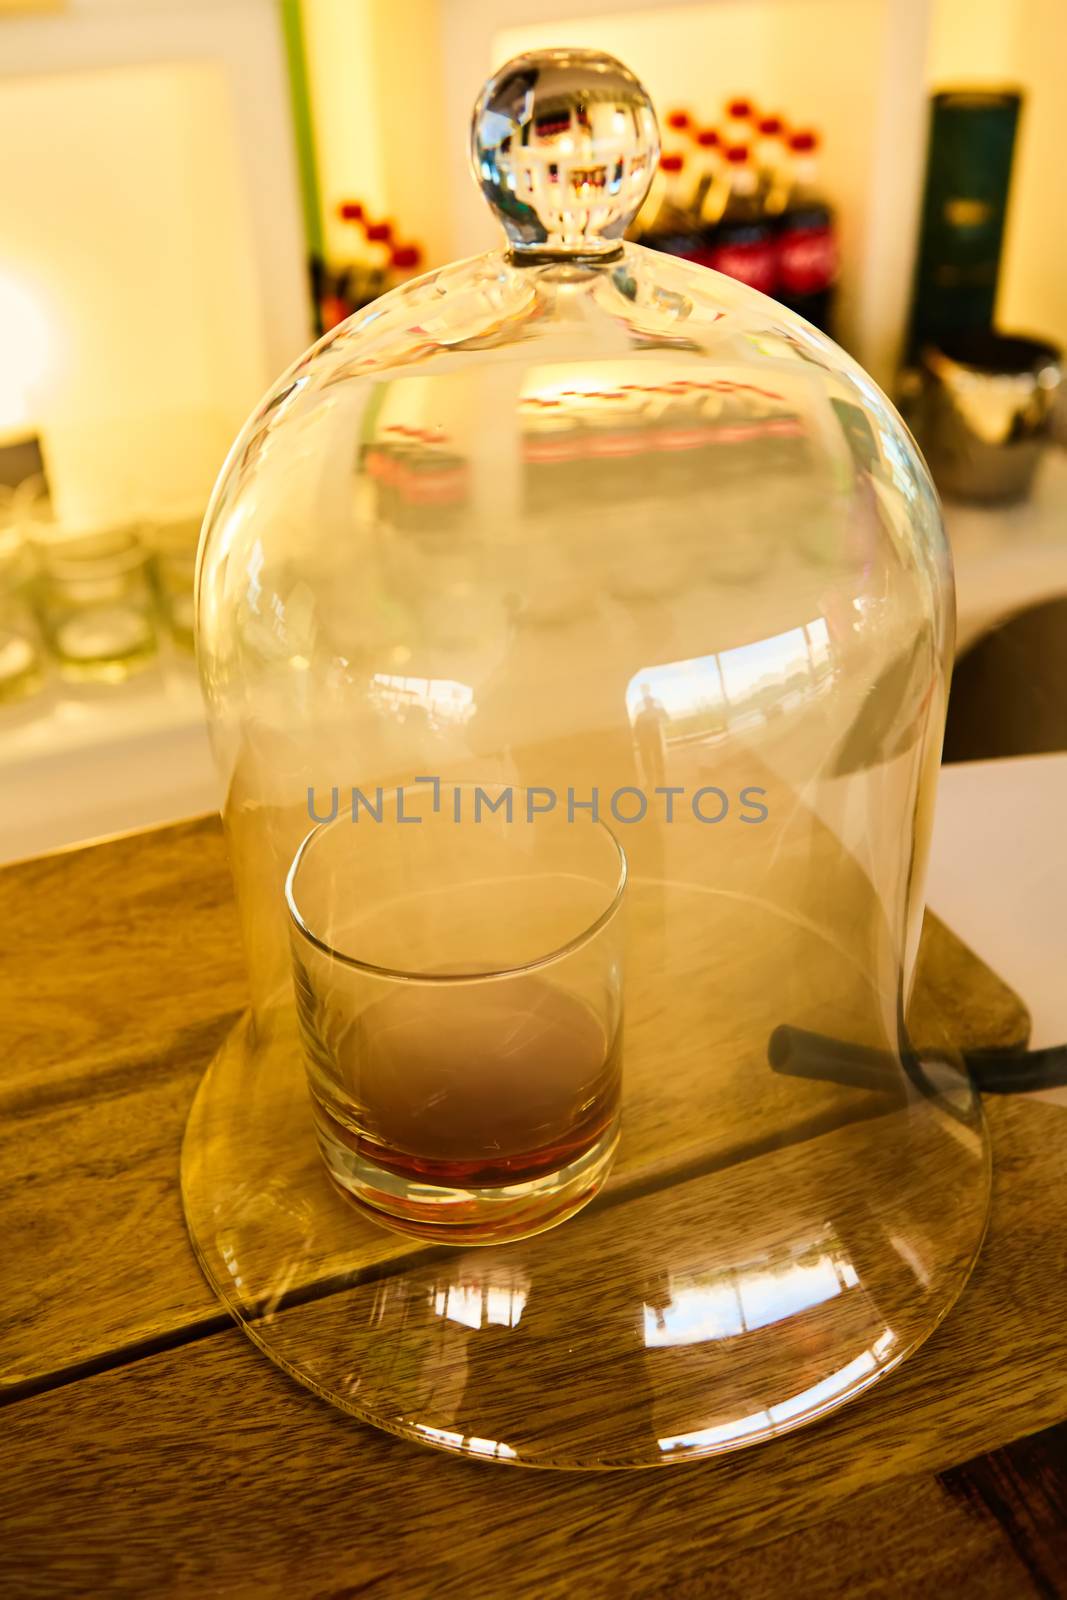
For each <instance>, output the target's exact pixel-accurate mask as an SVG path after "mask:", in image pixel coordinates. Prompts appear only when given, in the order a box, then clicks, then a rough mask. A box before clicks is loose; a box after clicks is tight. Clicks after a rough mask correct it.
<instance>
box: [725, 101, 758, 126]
mask: <svg viewBox="0 0 1067 1600" xmlns="http://www.w3.org/2000/svg"><path fill="white" fill-rule="evenodd" d="M726 115H727V116H728V117H732V118H733V119H734V121H735V122H743V121H745V119H746V118H748V117H754V116H755V115H756V108H755V106H754V105H753V104H752V101H751V100H728V101H727V102H726Z"/></svg>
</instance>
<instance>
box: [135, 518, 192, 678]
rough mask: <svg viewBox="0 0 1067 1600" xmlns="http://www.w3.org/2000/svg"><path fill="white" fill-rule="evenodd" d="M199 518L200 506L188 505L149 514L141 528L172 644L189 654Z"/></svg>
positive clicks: (190, 649)
mask: <svg viewBox="0 0 1067 1600" xmlns="http://www.w3.org/2000/svg"><path fill="white" fill-rule="evenodd" d="M202 521H203V509H202V507H200V506H188V507H182V508H177V509H170V510H168V511H166V512H160V513H155V514H153V515H151V516H150V517H149V518H148V519H147V524H146V529H145V542H146V544H147V546H148V548H149V550H150V551H151V553H152V565H153V570H154V574H155V583H156V591H157V594H158V597H159V607H160V610H161V612H162V613H163V616H164V618H165V619H166V622H167V625H168V627H169V628H170V634H171V638H172V639H173V640H174V643H175V644H176V645H177V646H178V648H179V649H180V650H185V651H188V652H189V654H190V655H191V654H192V652H193V647H194V637H193V635H194V628H193V612H194V604H193V589H194V577H195V573H196V547H197V544H198V543H199V540H200V524H201V522H202Z"/></svg>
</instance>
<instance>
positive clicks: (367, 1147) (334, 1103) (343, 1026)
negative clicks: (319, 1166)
mask: <svg viewBox="0 0 1067 1600" xmlns="http://www.w3.org/2000/svg"><path fill="white" fill-rule="evenodd" d="M550 805H551V809H548V808H549V806H550ZM331 810H332V811H333V812H334V813H335V814H334V815H332V816H331V819H330V820H329V821H327V822H325V823H320V824H319V825H318V826H316V827H314V828H313V829H312V830H311V832H310V833H309V834H308V835H307V837H306V838H305V839H304V842H303V843H302V845H301V846H300V849H299V850H298V852H297V854H296V857H295V859H294V861H293V864H292V866H291V868H290V871H289V876H288V880H287V883H286V900H287V903H288V908H289V915H290V922H291V944H292V956H293V969H294V981H295V989H296V1001H297V1015H298V1018H299V1025H300V1031H301V1035H302V1040H303V1047H304V1055H305V1059H306V1066H307V1073H308V1081H309V1086H310V1090H311V1100H312V1106H313V1110H314V1116H315V1122H316V1128H317V1133H318V1138H319V1143H320V1147H321V1150H322V1154H323V1157H324V1159H325V1163H326V1167H327V1170H328V1172H329V1174H330V1177H331V1178H332V1179H333V1181H334V1182H335V1183H336V1184H337V1185H338V1186H339V1187H340V1188H341V1189H342V1190H343V1191H344V1192H345V1193H346V1194H348V1195H349V1196H351V1197H352V1198H353V1199H354V1200H355V1201H356V1202H357V1203H358V1204H359V1205H360V1206H361V1207H362V1208H363V1209H364V1210H365V1211H367V1212H368V1213H369V1214H370V1215H371V1216H372V1217H374V1219H375V1220H377V1221H379V1222H381V1223H382V1224H384V1225H385V1226H386V1227H389V1228H392V1229H394V1230H396V1231H398V1232H401V1233H405V1234H410V1235H414V1236H416V1237H419V1238H432V1239H435V1240H439V1241H442V1242H445V1243H452V1242H455V1243H462V1244H483V1243H484V1244H490V1243H496V1242H498V1241H500V1240H504V1239H514V1238H521V1237H524V1236H526V1235H528V1234H533V1233H538V1232H540V1231H541V1230H542V1229H544V1228H548V1227H550V1226H552V1225H553V1224H554V1223H556V1222H560V1221H562V1220H563V1218H564V1217H567V1216H570V1215H571V1214H572V1213H573V1212H575V1211H577V1210H578V1209H579V1207H580V1206H582V1205H584V1204H585V1203H586V1202H587V1201H588V1200H590V1199H591V1198H592V1196H593V1195H594V1194H595V1193H596V1191H597V1190H598V1189H599V1187H600V1185H601V1183H602V1182H603V1180H604V1178H605V1176H606V1174H607V1171H608V1168H609V1166H610V1164H611V1160H612V1157H613V1155H614V1152H615V1148H616V1145H617V1142H618V1137H619V1106H620V1098H621V1071H622V1053H621V1025H622V966H623V952H622V919H621V918H620V917H619V910H620V907H621V905H622V902H623V894H624V889H625V884H626V859H625V856H624V854H623V851H622V849H621V847H620V845H619V844H618V842H617V841H616V839H615V838H614V836H613V835H612V833H611V832H610V831H609V830H608V828H607V827H605V826H604V824H603V823H601V822H599V821H598V820H595V819H594V818H593V816H592V815H590V814H589V813H588V812H584V811H579V810H578V809H576V808H573V807H572V808H570V809H569V810H568V809H567V808H566V807H565V806H563V805H559V806H557V804H556V797H555V796H554V795H551V794H550V792H549V791H547V790H534V789H530V790H525V789H521V788H508V787H502V786H500V785H486V786H484V787H483V786H479V785H475V784H462V785H460V784H457V785H445V784H442V783H440V782H439V781H437V780H434V781H433V782H432V783H431V782H428V781H427V782H422V781H419V782H415V783H412V784H411V785H409V786H407V787H403V788H398V789H394V790H389V791H384V792H383V791H382V790H381V789H376V790H372V791H369V792H367V791H360V790H353V791H352V792H351V794H350V795H347V796H345V797H344V800H342V798H341V796H340V795H339V794H338V791H336V790H334V791H333V792H332V806H331Z"/></svg>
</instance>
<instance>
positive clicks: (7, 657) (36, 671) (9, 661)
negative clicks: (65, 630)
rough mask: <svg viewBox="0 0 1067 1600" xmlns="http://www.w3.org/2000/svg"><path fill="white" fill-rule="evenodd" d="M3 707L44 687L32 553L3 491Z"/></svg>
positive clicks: (0, 698)
mask: <svg viewBox="0 0 1067 1600" xmlns="http://www.w3.org/2000/svg"><path fill="white" fill-rule="evenodd" d="M0 496H2V498H0V705H9V704H11V703H12V702H13V701H16V700H24V699H26V698H27V697H28V696H30V695H32V694H35V693H36V692H37V690H38V689H40V688H41V687H42V686H43V684H44V678H45V672H44V654H43V650H42V646H41V637H40V632H39V629H38V626H37V618H36V616H35V615H34V610H33V571H34V569H33V553H32V551H31V550H30V549H29V548H28V546H27V544H26V542H25V540H24V538H23V536H22V532H21V530H20V528H19V526H18V524H17V522H16V520H15V512H14V504H13V502H14V496H13V495H12V494H10V493H9V492H7V491H0Z"/></svg>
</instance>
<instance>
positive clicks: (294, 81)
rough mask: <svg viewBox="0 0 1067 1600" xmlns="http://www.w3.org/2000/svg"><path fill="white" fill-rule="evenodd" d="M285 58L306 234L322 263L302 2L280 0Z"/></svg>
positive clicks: (317, 180)
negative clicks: (287, 68)
mask: <svg viewBox="0 0 1067 1600" xmlns="http://www.w3.org/2000/svg"><path fill="white" fill-rule="evenodd" d="M280 4H281V12H282V32H283V34H284V36H285V55H286V60H287V62H288V65H289V95H290V101H291V104H292V109H293V136H294V138H295V140H296V159H297V166H298V169H299V173H300V196H301V200H302V202H303V207H304V231H305V233H306V234H307V242H308V250H309V251H310V253H311V255H312V257H314V258H315V259H317V260H319V261H321V260H322V259H323V255H324V248H323V243H324V242H323V231H322V195H321V192H320V190H319V169H318V163H317V161H316V159H315V130H314V128H313V126H312V121H311V92H310V89H309V87H308V68H307V51H306V50H305V48H304V20H303V16H302V12H301V0H280Z"/></svg>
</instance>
